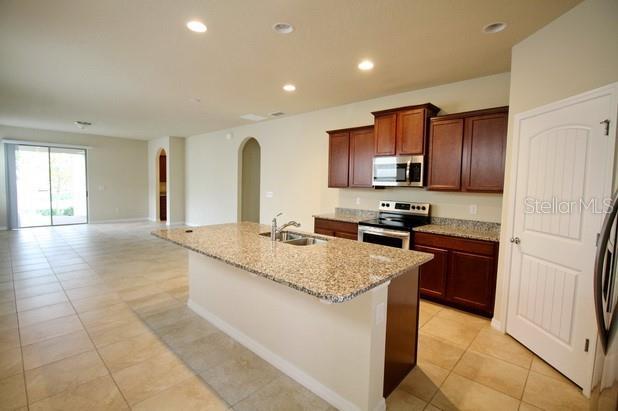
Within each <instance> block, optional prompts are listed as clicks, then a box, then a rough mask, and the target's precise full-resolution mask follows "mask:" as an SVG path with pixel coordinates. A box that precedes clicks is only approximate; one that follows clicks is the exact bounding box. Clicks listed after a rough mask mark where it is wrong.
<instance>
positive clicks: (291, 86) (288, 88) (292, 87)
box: [283, 84, 296, 93]
mask: <svg viewBox="0 0 618 411" xmlns="http://www.w3.org/2000/svg"><path fill="white" fill-rule="evenodd" d="M283 89H284V90H285V91H288V92H290V93H291V92H292V91H295V90H296V86H295V85H294V84H286V85H285V86H283Z"/></svg>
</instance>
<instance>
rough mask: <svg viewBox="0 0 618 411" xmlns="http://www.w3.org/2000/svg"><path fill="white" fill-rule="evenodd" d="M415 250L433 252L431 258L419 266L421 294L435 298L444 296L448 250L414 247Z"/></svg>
mask: <svg viewBox="0 0 618 411" xmlns="http://www.w3.org/2000/svg"><path fill="white" fill-rule="evenodd" d="M414 249H415V250H417V251H423V252H425V253H431V254H433V260H431V261H430V262H428V263H425V264H423V265H422V266H421V267H420V277H421V279H420V285H419V288H420V290H421V293H422V294H423V295H431V296H433V297H437V298H444V297H446V275H447V270H448V250H443V249H440V248H435V247H424V246H420V245H419V246H416V247H414Z"/></svg>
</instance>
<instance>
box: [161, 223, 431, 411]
mask: <svg viewBox="0 0 618 411" xmlns="http://www.w3.org/2000/svg"><path fill="white" fill-rule="evenodd" d="M269 230H270V227H268V226H264V225H259V224H255V223H238V224H223V225H214V226H204V227H197V228H193V229H190V230H186V229H170V230H157V231H155V232H154V233H153V234H154V235H156V236H158V237H160V238H162V239H165V240H168V241H171V242H174V243H176V244H178V245H180V246H182V247H185V248H187V249H189V250H191V251H193V252H191V253H189V302H188V305H189V307H190V308H192V309H193V310H194V311H195V312H196V313H197V314H199V315H200V316H202V317H203V318H205V319H207V320H209V321H210V322H212V323H213V324H214V325H216V326H217V327H219V328H220V329H221V330H222V331H224V332H225V333H227V334H228V335H230V336H231V337H232V338H234V339H236V340H237V341H239V342H240V343H242V344H243V345H245V346H246V347H247V348H249V349H251V350H252V351H254V352H255V353H256V354H257V355H259V356H261V357H262V358H264V359H265V360H266V361H268V362H270V363H271V364H273V365H274V366H276V367H277V368H279V369H280V370H281V371H283V372H284V373H286V374H287V375H289V376H290V377H292V378H293V379H295V380H296V381H298V382H299V383H301V384H303V385H304V386H305V387H307V388H308V389H309V390H311V391H313V392H314V393H315V394H317V395H319V396H320V397H322V398H324V399H325V400H326V401H328V402H330V403H331V404H332V405H334V406H335V407H337V408H339V409H345V410H371V411H373V410H378V409H384V407H385V403H384V396H385V395H388V393H390V391H392V390H393V389H394V388H395V387H396V385H397V384H398V383H399V382H400V381H401V379H403V378H404V377H405V375H406V374H407V373H408V372H409V371H410V370H411V369H412V368H413V366H414V365H415V363H416V345H417V331H418V267H419V266H420V265H421V264H423V263H425V262H427V261H429V260H431V258H432V255H431V254H427V253H421V252H415V251H409V250H401V249H396V248H390V247H384V246H378V245H374V244H368V243H360V242H356V241H351V240H345V239H339V238H332V237H320V236H315V235H312V234H305V235H306V236H309V237H312V238H316V237H317V238H320V239H322V240H325V241H321V242H320V241H318V243H317V244H311V245H296V244H298V242H297V243H296V244H294V243H286V242H280V241H277V242H273V241H271V240H270V238H268V237H267V236H263V235H260V234H262V233H267V232H269Z"/></svg>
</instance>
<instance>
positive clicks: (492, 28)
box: [483, 21, 506, 33]
mask: <svg viewBox="0 0 618 411" xmlns="http://www.w3.org/2000/svg"><path fill="white" fill-rule="evenodd" d="M505 28H506V23H503V22H501V21H498V22H496V23H489V24H488V25H486V26H485V27H483V33H498V32H500V31H502V30H504V29H505Z"/></svg>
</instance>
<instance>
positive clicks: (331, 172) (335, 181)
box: [328, 132, 350, 187]
mask: <svg viewBox="0 0 618 411" xmlns="http://www.w3.org/2000/svg"><path fill="white" fill-rule="evenodd" d="M349 158H350V134H349V133H348V132H343V133H333V134H331V135H330V137H329V146H328V186H329V187H347V186H348V171H349Z"/></svg>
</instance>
